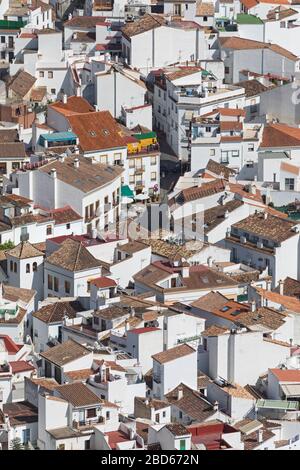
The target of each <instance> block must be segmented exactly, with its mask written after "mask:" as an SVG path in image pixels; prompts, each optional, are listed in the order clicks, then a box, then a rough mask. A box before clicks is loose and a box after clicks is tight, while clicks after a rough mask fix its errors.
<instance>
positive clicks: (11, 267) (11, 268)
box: [10, 260, 14, 271]
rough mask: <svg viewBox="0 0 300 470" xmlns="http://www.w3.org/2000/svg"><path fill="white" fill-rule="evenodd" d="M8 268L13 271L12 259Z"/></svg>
mask: <svg viewBox="0 0 300 470" xmlns="http://www.w3.org/2000/svg"><path fill="white" fill-rule="evenodd" d="M10 270H11V271H13V270H14V263H13V261H12V260H10Z"/></svg>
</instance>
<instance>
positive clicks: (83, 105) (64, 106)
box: [49, 16, 95, 117]
mask: <svg viewBox="0 0 300 470" xmlns="http://www.w3.org/2000/svg"><path fill="white" fill-rule="evenodd" d="M78 18H80V16H79V17H78ZM91 18H92V17H91ZM76 19H77V18H76ZM73 20H75V18H73ZM49 107H50V108H53V109H55V110H56V111H58V112H60V113H61V114H63V115H64V116H66V117H67V116H72V115H74V114H85V113H95V108H93V106H92V105H90V103H89V102H88V101H87V100H85V99H84V98H82V97H81V96H69V97H68V98H67V102H66V103H64V102H63V101H56V102H55V103H51V104H50V105H49Z"/></svg>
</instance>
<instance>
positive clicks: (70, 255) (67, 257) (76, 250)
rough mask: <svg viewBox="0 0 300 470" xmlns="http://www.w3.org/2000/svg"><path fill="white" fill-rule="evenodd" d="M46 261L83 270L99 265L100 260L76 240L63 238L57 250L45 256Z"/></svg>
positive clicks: (67, 267)
mask: <svg viewBox="0 0 300 470" xmlns="http://www.w3.org/2000/svg"><path fill="white" fill-rule="evenodd" d="M46 261H47V263H50V264H53V265H55V266H59V267H62V268H64V269H66V270H68V271H73V272H76V271H83V270H87V269H92V268H96V267H100V265H101V262H100V261H99V260H97V259H96V258H94V256H93V255H92V254H91V253H90V252H89V251H88V250H87V248H85V246H84V245H83V244H82V243H81V242H80V241H77V240H73V239H71V238H69V239H67V240H65V241H64V242H63V243H62V244H61V245H60V247H59V248H58V250H56V251H54V252H53V253H52V254H51V255H50V256H48V257H47V258H46Z"/></svg>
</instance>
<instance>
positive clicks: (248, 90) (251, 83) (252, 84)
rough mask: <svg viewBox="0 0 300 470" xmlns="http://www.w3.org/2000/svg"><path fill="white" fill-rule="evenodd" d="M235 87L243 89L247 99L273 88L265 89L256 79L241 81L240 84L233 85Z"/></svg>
mask: <svg viewBox="0 0 300 470" xmlns="http://www.w3.org/2000/svg"><path fill="white" fill-rule="evenodd" d="M235 85H236V86H239V87H242V88H245V94H246V97H247V98H249V97H250V96H255V95H259V94H260V93H263V92H264V91H266V90H270V88H273V86H271V87H267V86H265V85H263V84H262V83H261V82H259V81H258V80H256V79H253V80H243V81H241V82H238V83H235Z"/></svg>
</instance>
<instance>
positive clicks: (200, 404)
mask: <svg viewBox="0 0 300 470" xmlns="http://www.w3.org/2000/svg"><path fill="white" fill-rule="evenodd" d="M179 389H180V390H181V392H182V398H178V392H179ZM165 398H166V400H167V401H168V402H169V403H170V404H171V405H174V406H176V408H178V409H179V410H181V411H182V412H183V413H184V414H186V415H188V416H189V417H190V418H191V419H193V420H195V421H197V422H200V423H201V422H202V421H205V420H207V419H209V418H211V416H213V415H214V414H215V413H216V412H215V410H214V409H213V406H212V404H211V403H209V402H208V401H207V400H205V398H203V397H202V396H201V395H200V393H198V392H197V391H196V390H192V389H191V388H190V387H188V386H187V385H185V384H183V383H181V384H180V385H178V386H177V387H176V388H174V389H173V390H172V391H171V392H169V393H167V394H166V395H165Z"/></svg>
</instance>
